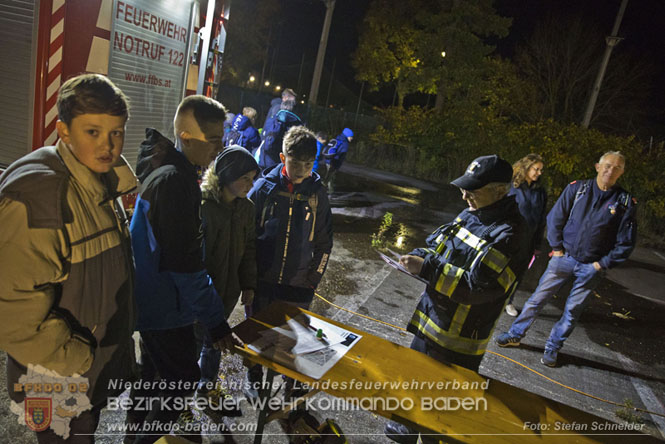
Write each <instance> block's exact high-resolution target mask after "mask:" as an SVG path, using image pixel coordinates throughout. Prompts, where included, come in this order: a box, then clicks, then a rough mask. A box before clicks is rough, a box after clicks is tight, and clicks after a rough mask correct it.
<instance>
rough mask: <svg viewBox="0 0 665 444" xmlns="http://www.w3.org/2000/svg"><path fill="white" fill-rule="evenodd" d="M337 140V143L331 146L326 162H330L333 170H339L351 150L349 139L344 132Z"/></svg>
mask: <svg viewBox="0 0 665 444" xmlns="http://www.w3.org/2000/svg"><path fill="white" fill-rule="evenodd" d="M335 141H336V142H337V143H336V144H335V146H334V147H332V148H330V150H329V151H328V153H327V155H326V162H327V163H329V164H330V167H331V168H332V169H333V170H338V169H340V168H341V167H342V164H343V163H344V159H346V153H347V151H348V150H349V139H348V138H347V137H346V136H345V135H344V134H340V135H339V136H337V137H336V138H335Z"/></svg>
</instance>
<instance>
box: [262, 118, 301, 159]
mask: <svg viewBox="0 0 665 444" xmlns="http://www.w3.org/2000/svg"><path fill="white" fill-rule="evenodd" d="M302 124H303V122H302V120H301V119H300V117H298V116H297V115H296V114H295V113H293V112H291V111H288V110H285V109H281V110H279V111H277V114H275V116H274V117H271V118H268V119H266V123H265V125H263V133H261V137H262V138H263V143H262V145H261V151H260V153H259V159H258V162H259V166H260V167H261V168H263V169H269V168H272V167H273V166H275V165H277V164H278V163H280V158H279V153H281V152H282V143H283V141H284V134H286V132H287V131H288V130H289V128H291V127H293V126H299V125H302Z"/></svg>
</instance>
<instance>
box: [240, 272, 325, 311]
mask: <svg viewBox="0 0 665 444" xmlns="http://www.w3.org/2000/svg"><path fill="white" fill-rule="evenodd" d="M312 299H314V290H313V289H311V288H303V287H292V286H290V285H283V284H272V283H269V282H266V281H262V280H259V281H258V283H257V286H256V291H255V292H254V301H253V303H252V310H253V312H254V313H258V312H259V311H261V310H263V309H264V308H266V307H267V306H268V305H270V304H272V303H273V302H275V301H282V302H286V303H287V304H291V305H295V306H297V307H300V308H304V309H309V306H310V305H311V304H312Z"/></svg>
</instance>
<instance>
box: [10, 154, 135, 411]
mask: <svg viewBox="0 0 665 444" xmlns="http://www.w3.org/2000/svg"><path fill="white" fill-rule="evenodd" d="M136 185H137V181H136V176H134V173H133V172H132V170H131V168H130V167H129V165H128V164H127V162H126V161H125V160H124V158H122V157H121V158H120V160H119V162H118V164H117V165H116V166H115V167H114V168H113V169H112V170H111V171H110V172H108V173H104V174H101V175H97V174H95V173H93V172H92V171H91V170H89V169H88V168H87V167H86V166H85V165H83V164H82V163H80V162H79V161H78V159H76V157H75V156H74V154H73V153H72V152H71V151H70V149H69V148H68V147H67V146H66V144H65V143H64V142H62V141H59V142H58V144H57V146H55V147H52V146H51V147H45V148H40V149H38V150H36V151H33V152H32V153H30V154H28V155H26V156H24V157H22V158H21V159H19V160H17V161H16V162H14V163H13V164H12V165H11V166H10V167H9V168H8V169H7V171H6V172H5V173H4V174H3V175H2V177H0V226H2V230H0V251H1V254H0V282H2V285H1V286H0V349H2V350H5V351H6V352H7V353H8V354H9V355H10V357H11V358H12V359H8V370H9V372H8V374H10V375H12V376H11V377H9V376H8V379H9V380H8V381H7V382H8V384H9V386H10V387H11V386H12V385H13V383H15V382H18V381H17V379H18V376H20V374H21V373H23V372H25V367H26V366H28V364H33V365H41V366H43V367H46V368H48V369H50V370H54V371H56V372H57V373H58V374H60V375H63V376H70V375H72V374H73V373H78V374H82V375H83V376H84V377H86V378H88V382H89V384H90V388H89V390H88V393H87V395H88V397H89V398H90V402H91V403H92V404H93V405H100V404H103V403H105V402H106V397H107V396H108V394H109V389H108V381H109V379H116V378H117V379H126V378H129V377H131V376H132V375H131V372H132V368H133V365H132V363H133V361H134V356H133V353H134V352H133V350H134V349H133V345H132V344H133V342H132V339H131V336H132V333H133V331H134V323H135V309H134V298H133V294H132V293H133V292H132V289H133V279H134V269H133V266H132V265H133V264H132V258H131V247H130V243H129V230H128V228H127V219H126V217H125V212H124V209H123V207H122V203H121V202H120V199H119V196H120V195H122V194H125V193H128V192H130V191H132V190H133V189H135V188H136Z"/></svg>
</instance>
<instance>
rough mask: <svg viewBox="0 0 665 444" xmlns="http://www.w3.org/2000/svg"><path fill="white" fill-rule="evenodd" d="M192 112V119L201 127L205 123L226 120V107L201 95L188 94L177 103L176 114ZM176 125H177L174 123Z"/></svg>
mask: <svg viewBox="0 0 665 444" xmlns="http://www.w3.org/2000/svg"><path fill="white" fill-rule="evenodd" d="M190 112H191V113H192V115H193V116H194V120H196V123H197V124H198V125H199V128H201V129H203V128H204V126H206V125H205V124H216V123H218V122H223V121H224V120H226V108H224V105H222V104H221V103H219V102H218V101H217V100H215V99H212V98H210V97H206V96H202V95H194V96H188V97H185V98H184V99H183V101H182V102H180V105H178V111H176V119H177V118H178V116H182V115H185V114H187V113H190ZM176 126H177V125H176Z"/></svg>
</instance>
